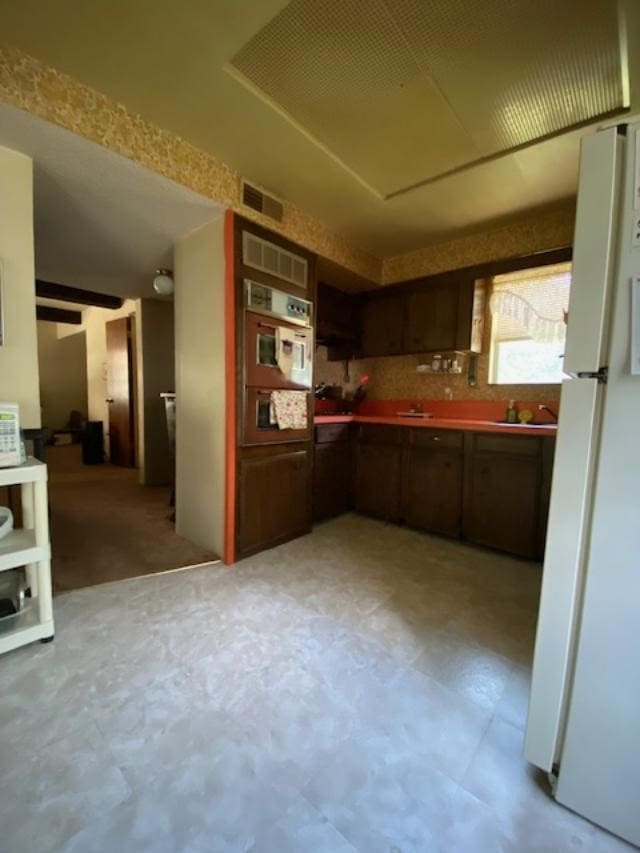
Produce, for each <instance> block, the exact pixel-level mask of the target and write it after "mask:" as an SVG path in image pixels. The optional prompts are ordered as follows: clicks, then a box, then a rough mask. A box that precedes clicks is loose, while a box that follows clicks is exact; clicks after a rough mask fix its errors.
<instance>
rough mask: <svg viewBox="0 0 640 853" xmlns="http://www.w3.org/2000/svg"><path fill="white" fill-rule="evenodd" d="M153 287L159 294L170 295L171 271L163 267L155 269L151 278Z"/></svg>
mask: <svg viewBox="0 0 640 853" xmlns="http://www.w3.org/2000/svg"><path fill="white" fill-rule="evenodd" d="M153 289H154V290H155V292H156V293H157V294H158V295H159V296H171V295H172V294H173V271H172V270H165V269H159V270H156V275H155V278H154V279H153Z"/></svg>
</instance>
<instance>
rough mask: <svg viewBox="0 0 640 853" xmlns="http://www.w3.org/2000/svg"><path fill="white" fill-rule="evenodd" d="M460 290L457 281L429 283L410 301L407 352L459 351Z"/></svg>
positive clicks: (422, 285)
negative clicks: (457, 349) (457, 348)
mask: <svg viewBox="0 0 640 853" xmlns="http://www.w3.org/2000/svg"><path fill="white" fill-rule="evenodd" d="M458 299H459V288H458V283H457V282H455V281H450V280H446V281H442V282H429V283H427V282H425V283H424V284H421V285H417V286H416V289H415V290H413V291H412V292H411V293H410V294H409V295H408V297H407V325H406V333H405V339H404V351H405V352H435V351H437V350H453V349H455V348H456V342H457V332H458Z"/></svg>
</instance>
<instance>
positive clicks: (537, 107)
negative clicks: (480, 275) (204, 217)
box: [232, 0, 624, 196]
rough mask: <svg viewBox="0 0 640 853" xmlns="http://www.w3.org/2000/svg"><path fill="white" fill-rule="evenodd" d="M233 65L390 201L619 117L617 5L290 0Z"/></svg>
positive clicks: (598, 1)
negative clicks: (457, 172)
mask: <svg viewBox="0 0 640 853" xmlns="http://www.w3.org/2000/svg"><path fill="white" fill-rule="evenodd" d="M232 68H233V69H235V73H238V72H239V75H240V79H243V80H245V81H247V82H248V84H249V85H250V86H251V87H253V89H254V91H256V90H257V92H258V93H263V94H264V95H265V96H266V98H267V99H268V101H270V102H271V103H272V104H273V105H274V106H276V108H277V109H279V110H281V111H283V112H284V113H285V114H286V115H287V116H289V117H290V118H291V119H292V120H293V121H294V122H295V123H296V124H297V125H298V126H299V127H300V128H301V129H302V130H303V131H304V132H306V133H307V134H308V135H309V136H311V137H312V138H313V139H314V140H316V141H317V142H318V143H319V144H320V145H322V146H323V147H324V148H325V149H326V150H327V151H328V152H329V153H330V154H331V155H332V156H334V157H335V158H336V159H338V160H339V161H340V162H341V163H342V164H343V165H344V166H345V167H346V168H347V169H349V170H350V171H351V172H352V174H354V175H355V176H357V177H358V178H359V179H360V180H361V181H362V182H363V183H365V184H366V185H367V186H368V187H369V188H371V189H373V190H374V191H376V192H378V193H380V194H382V195H383V196H387V195H392V194H397V193H398V192H402V191H403V190H404V189H406V188H411V187H412V186H414V185H419V184H421V183H424V182H426V181H428V180H431V179H433V178H434V177H437V176H439V175H442V174H444V173H446V172H449V171H452V170H456V169H458V168H460V167H461V166H463V165H466V164H469V163H472V162H475V161H478V160H481V159H483V158H487V157H493V156H496V155H498V154H500V153H502V152H505V151H509V150H511V149H513V148H518V147H520V146H523V145H527V144H530V143H532V142H534V141H535V140H539V139H542V138H545V137H547V136H550V135H553V134H557V133H561V132H562V131H564V130H566V129H568V128H570V127H573V126H576V125H579V124H581V123H584V122H587V121H590V120H593V119H594V118H597V117H598V116H602V115H605V114H607V113H610V112H613V111H615V110H619V109H621V108H622V107H623V106H624V104H623V85H622V75H621V59H620V51H619V39H618V29H617V18H616V0H580V2H577V0H564V2H563V0H536V2H535V3H534V2H531V0H431V2H429V3H427V2H424V0H370V2H368V3H366V4H365V3H362V2H361V0H325V2H322V3H318V2H317V0H293V2H292V3H290V4H289V5H288V6H286V7H285V8H284V9H283V10H282V11H281V12H280V13H279V14H278V15H276V17H275V18H273V19H272V20H271V21H270V22H269V24H267V26H266V27H265V28H263V29H262V30H261V31H259V32H258V33H257V34H256V35H255V36H254V37H253V38H252V39H251V40H250V41H249V42H248V43H247V44H246V45H245V46H244V47H243V48H242V50H241V51H240V52H239V53H237V54H236V56H235V57H234V58H233V60H232ZM232 73H233V72H232Z"/></svg>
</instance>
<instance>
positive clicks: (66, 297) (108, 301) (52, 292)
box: [36, 278, 124, 309]
mask: <svg viewBox="0 0 640 853" xmlns="http://www.w3.org/2000/svg"><path fill="white" fill-rule="evenodd" d="M36 296H40V297H41V298H42V299H59V300H61V301H62V302H74V303H75V304H77V305H97V306H98V307H99V308H111V309H116V308H122V304H123V302H124V299H122V297H121V296H111V295H110V294H108V293H95V292H94V291H93V290H83V289H82V288H80V287H69V286H68V285H66V284H56V282H53V281H42V279H40V278H37V279H36Z"/></svg>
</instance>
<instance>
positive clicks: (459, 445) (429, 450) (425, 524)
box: [402, 429, 464, 537]
mask: <svg viewBox="0 0 640 853" xmlns="http://www.w3.org/2000/svg"><path fill="white" fill-rule="evenodd" d="M409 439H410V443H409V446H408V447H407V448H406V451H405V457H404V465H403V478H402V487H403V488H402V505H403V517H404V520H405V521H406V523H407V524H408V525H409V526H410V527H415V528H417V529H419V530H426V531H429V532H431V533H442V534H443V535H445V536H454V537H458V536H460V531H461V524H462V492H463V469H464V453H463V442H462V433H459V432H453V431H450V432H446V431H444V430H442V431H438V430H430V429H429V430H425V429H422V430H411V434H410V436H409Z"/></svg>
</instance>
